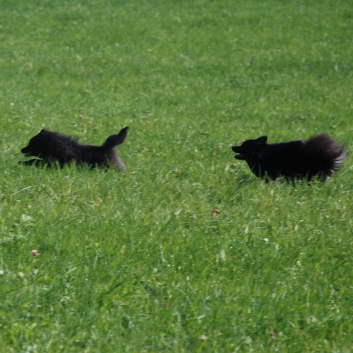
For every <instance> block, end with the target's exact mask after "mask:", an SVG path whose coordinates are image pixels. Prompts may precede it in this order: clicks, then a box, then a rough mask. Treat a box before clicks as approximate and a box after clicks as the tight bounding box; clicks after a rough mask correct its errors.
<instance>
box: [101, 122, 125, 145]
mask: <svg viewBox="0 0 353 353" xmlns="http://www.w3.org/2000/svg"><path fill="white" fill-rule="evenodd" d="M128 128H129V127H128V126H126V127H124V128H123V129H121V131H120V132H119V133H118V134H117V135H111V136H109V137H108V138H107V139H106V140H105V142H104V143H103V145H102V147H103V148H105V149H111V148H114V147H115V146H118V145H120V144H121V143H123V142H124V141H125V138H126V136H127V130H128Z"/></svg>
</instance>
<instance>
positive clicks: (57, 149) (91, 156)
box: [20, 127, 128, 170]
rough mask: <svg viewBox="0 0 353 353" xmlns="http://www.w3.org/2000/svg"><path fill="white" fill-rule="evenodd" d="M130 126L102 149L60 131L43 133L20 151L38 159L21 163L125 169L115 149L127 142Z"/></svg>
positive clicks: (112, 136)
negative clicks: (84, 143)
mask: <svg viewBox="0 0 353 353" xmlns="http://www.w3.org/2000/svg"><path fill="white" fill-rule="evenodd" d="M127 130H128V127H124V128H123V129H122V130H121V131H120V132H119V133H118V134H117V135H111V136H109V137H108V138H107V139H106V141H105V142H104V143H103V145H102V146H91V145H82V144H80V143H79V142H78V141H77V140H76V139H74V138H73V137H69V136H65V135H62V134H59V133H58V132H53V131H47V130H44V129H43V130H41V131H40V133H39V134H38V135H36V136H34V137H32V138H31V139H30V141H29V143H28V146H27V147H24V148H22V149H21V152H22V153H24V155H25V156H26V157H39V158H40V159H30V160H28V161H25V162H20V163H21V164H25V165H32V164H34V165H36V166H40V165H47V166H54V165H59V166H60V167H63V166H64V165H65V164H66V163H70V162H74V163H76V164H78V165H80V164H88V165H89V166H91V168H95V167H114V168H115V169H116V170H125V169H126V167H125V165H124V163H123V162H122V160H121V159H120V158H119V156H118V155H117V154H116V151H115V147H116V146H118V145H120V144H121V143H123V142H124V140H125V138H126V136H127Z"/></svg>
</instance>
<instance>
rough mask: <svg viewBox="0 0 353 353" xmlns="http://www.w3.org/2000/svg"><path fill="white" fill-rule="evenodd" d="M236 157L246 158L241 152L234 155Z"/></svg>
mask: <svg viewBox="0 0 353 353" xmlns="http://www.w3.org/2000/svg"><path fill="white" fill-rule="evenodd" d="M234 158H235V159H240V160H244V159H245V156H244V155H243V154H241V153H240V154H236V155H235V156H234Z"/></svg>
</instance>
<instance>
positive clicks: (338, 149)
mask: <svg viewBox="0 0 353 353" xmlns="http://www.w3.org/2000/svg"><path fill="white" fill-rule="evenodd" d="M305 150H306V153H307V155H308V156H310V157H311V158H312V159H313V160H315V161H317V163H319V164H320V169H321V170H322V171H323V172H324V174H325V176H326V177H329V176H331V174H332V172H334V171H337V170H338V169H340V167H341V165H342V164H343V161H344V158H345V156H346V151H345V149H344V147H343V146H341V145H339V144H338V143H337V142H336V141H334V140H332V139H331V137H330V136H328V135H327V134H321V135H317V136H314V137H311V138H310V139H309V140H308V141H307V144H306V146H305Z"/></svg>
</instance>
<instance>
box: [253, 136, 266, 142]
mask: <svg viewBox="0 0 353 353" xmlns="http://www.w3.org/2000/svg"><path fill="white" fill-rule="evenodd" d="M255 141H256V142H260V143H266V142H267V136H261V137H259V138H258V139H256V140H255Z"/></svg>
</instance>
